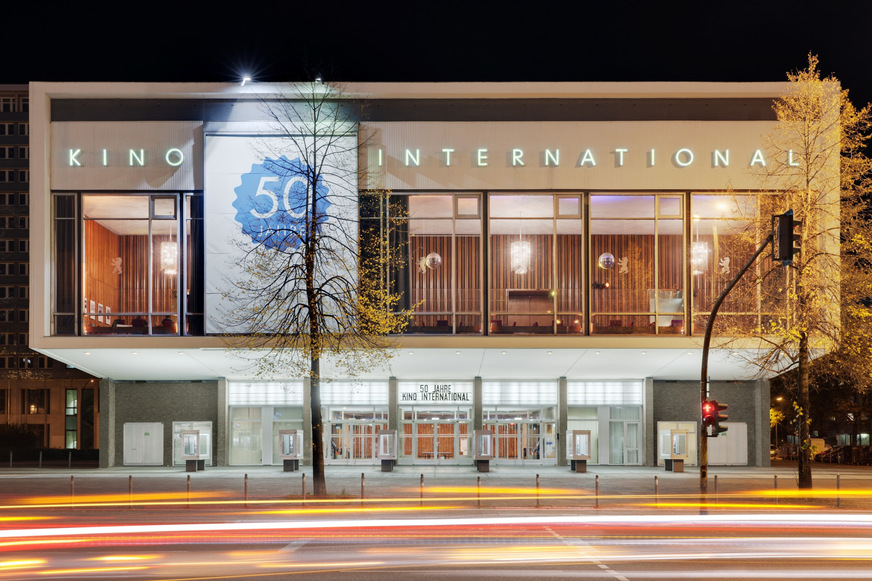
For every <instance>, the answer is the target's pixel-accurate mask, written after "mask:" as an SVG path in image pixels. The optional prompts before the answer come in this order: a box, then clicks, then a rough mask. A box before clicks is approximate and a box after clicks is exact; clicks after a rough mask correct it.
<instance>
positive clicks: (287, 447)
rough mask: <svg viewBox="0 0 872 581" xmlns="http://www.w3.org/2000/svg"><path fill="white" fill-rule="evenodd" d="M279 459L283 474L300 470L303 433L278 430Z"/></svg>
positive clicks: (300, 431)
mask: <svg viewBox="0 0 872 581" xmlns="http://www.w3.org/2000/svg"><path fill="white" fill-rule="evenodd" d="M278 445H279V458H280V459H281V460H282V465H283V467H284V471H285V472H294V471H296V470H299V469H300V458H301V457H302V456H303V431H302V430H279V442H278Z"/></svg>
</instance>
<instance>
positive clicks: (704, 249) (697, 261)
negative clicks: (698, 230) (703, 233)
mask: <svg viewBox="0 0 872 581" xmlns="http://www.w3.org/2000/svg"><path fill="white" fill-rule="evenodd" d="M708 256H709V245H708V242H693V243H692V244H691V245H690V265H691V269H692V271H693V274H703V273H704V272H705V271H706V269H707V268H708Z"/></svg>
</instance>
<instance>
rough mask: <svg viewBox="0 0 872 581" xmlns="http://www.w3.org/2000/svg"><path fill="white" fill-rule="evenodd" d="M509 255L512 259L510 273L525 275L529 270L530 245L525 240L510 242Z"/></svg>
mask: <svg viewBox="0 0 872 581" xmlns="http://www.w3.org/2000/svg"><path fill="white" fill-rule="evenodd" d="M509 253H510V255H511V259H512V272H514V273H515V274H527V272H528V271H529V270H530V258H531V255H532V253H533V252H532V249H531V248H530V243H529V242H528V241H526V240H518V241H517V242H512V244H511V246H510V247H509Z"/></svg>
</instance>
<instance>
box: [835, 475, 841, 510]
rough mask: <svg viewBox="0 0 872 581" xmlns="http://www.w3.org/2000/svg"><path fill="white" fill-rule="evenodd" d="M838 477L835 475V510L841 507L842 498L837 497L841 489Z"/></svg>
mask: <svg viewBox="0 0 872 581" xmlns="http://www.w3.org/2000/svg"><path fill="white" fill-rule="evenodd" d="M839 480H840V475H839V474H836V508H841V507H842V498H841V497H840V496H839V489H841V483H840V482H839Z"/></svg>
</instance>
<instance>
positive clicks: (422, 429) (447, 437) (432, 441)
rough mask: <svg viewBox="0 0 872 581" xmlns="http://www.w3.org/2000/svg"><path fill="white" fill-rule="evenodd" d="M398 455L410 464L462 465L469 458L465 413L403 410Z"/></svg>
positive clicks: (467, 415)
mask: <svg viewBox="0 0 872 581" xmlns="http://www.w3.org/2000/svg"><path fill="white" fill-rule="evenodd" d="M403 418H404V419H405V420H407V421H404V422H403V425H402V433H403V442H402V446H401V451H402V452H401V456H402V459H403V460H406V461H407V462H409V463H411V464H462V463H464V461H465V460H468V459H469V458H470V456H469V450H470V446H469V435H470V428H469V410H457V409H455V408H451V409H431V410H414V411H413V410H405V411H404V412H403Z"/></svg>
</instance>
